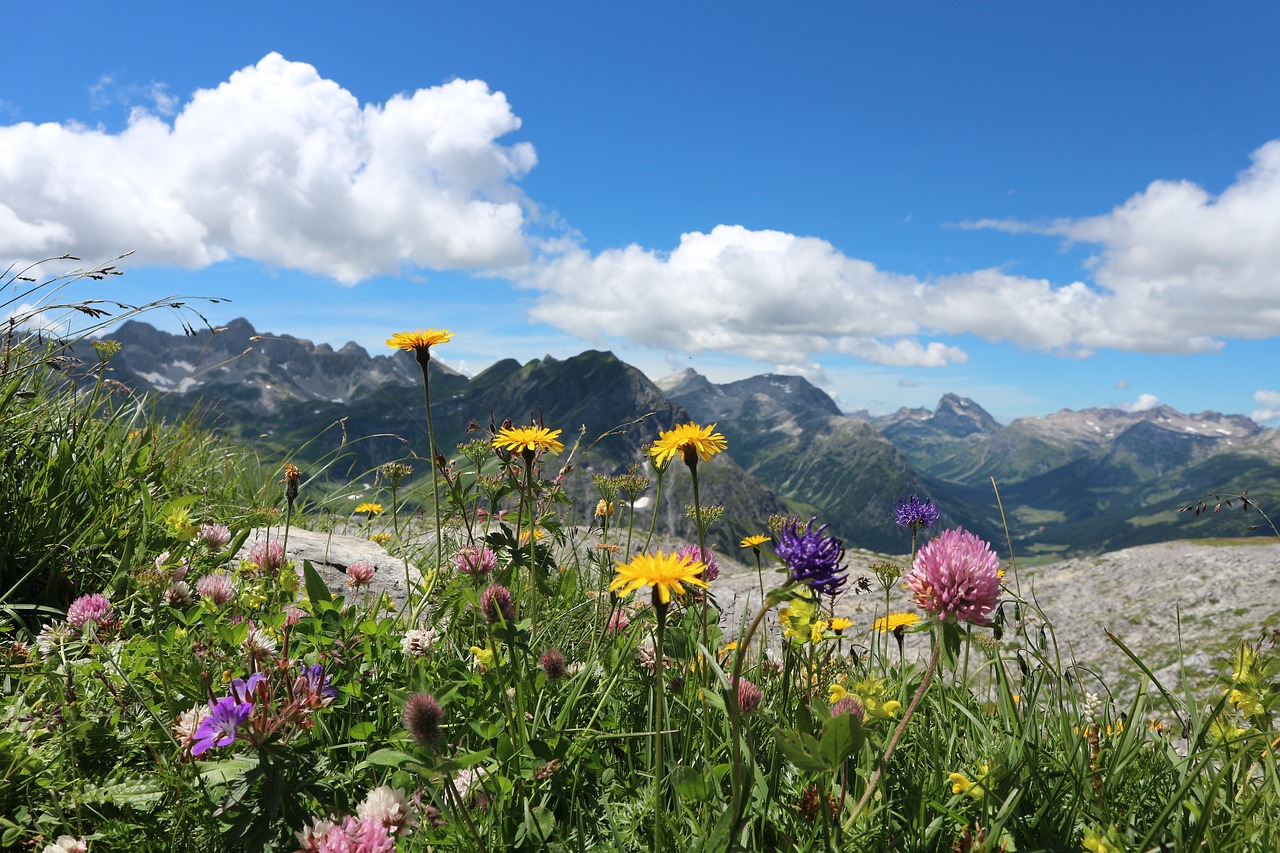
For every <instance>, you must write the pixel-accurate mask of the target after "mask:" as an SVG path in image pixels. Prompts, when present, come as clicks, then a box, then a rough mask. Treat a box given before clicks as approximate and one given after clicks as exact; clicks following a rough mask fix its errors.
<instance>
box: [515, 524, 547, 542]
mask: <svg viewBox="0 0 1280 853" xmlns="http://www.w3.org/2000/svg"><path fill="white" fill-rule="evenodd" d="M529 536H530V531H528V530H526V531H525V532H524V533H521V534H520V544H521V546H524V545H528V544H529ZM532 536H533V541H534V542H541V541H542V540H543V539H546V538H547V531H545V530H542V529H541V528H534V530H533V531H532Z"/></svg>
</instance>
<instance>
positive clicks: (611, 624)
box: [604, 610, 631, 634]
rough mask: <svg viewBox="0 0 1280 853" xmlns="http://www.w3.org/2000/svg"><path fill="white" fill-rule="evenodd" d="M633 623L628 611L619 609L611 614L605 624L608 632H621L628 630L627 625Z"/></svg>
mask: <svg viewBox="0 0 1280 853" xmlns="http://www.w3.org/2000/svg"><path fill="white" fill-rule="evenodd" d="M630 624H631V618H630V617H629V616H627V611H625V610H617V611H614V612H613V613H611V614H610V615H609V621H608V622H607V623H606V624H605V626H604V632H605V633H606V634H621V633H622V632H623V631H625V630H627V626H628V625H630Z"/></svg>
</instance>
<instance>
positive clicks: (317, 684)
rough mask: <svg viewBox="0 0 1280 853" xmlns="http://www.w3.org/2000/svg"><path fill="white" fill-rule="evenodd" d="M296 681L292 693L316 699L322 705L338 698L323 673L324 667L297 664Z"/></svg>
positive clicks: (336, 691)
mask: <svg viewBox="0 0 1280 853" xmlns="http://www.w3.org/2000/svg"><path fill="white" fill-rule="evenodd" d="M298 668H299V674H298V680H297V681H296V682H295V683H294V693H303V694H305V695H306V696H308V697H314V698H317V699H318V700H319V701H320V702H321V703H322V704H325V705H327V704H329V702H332V701H333V700H334V699H336V698H338V689H337V688H336V687H334V686H332V685H331V684H329V676H327V675H325V673H324V665H323V664H318V663H313V664H312V665H311V666H307V665H306V664H305V663H299V664H298Z"/></svg>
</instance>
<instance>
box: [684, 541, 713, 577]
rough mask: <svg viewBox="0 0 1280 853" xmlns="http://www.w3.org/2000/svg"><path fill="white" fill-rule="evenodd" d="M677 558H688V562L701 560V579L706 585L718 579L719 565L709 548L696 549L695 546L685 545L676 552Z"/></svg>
mask: <svg viewBox="0 0 1280 853" xmlns="http://www.w3.org/2000/svg"><path fill="white" fill-rule="evenodd" d="M676 556H677V557H681V558H685V557H687V558H689V559H690V560H701V561H702V565H703V567H704V568H703V569H702V579H703V580H704V581H706V582H707V583H711V582H712V581H713V580H715V579H716V578H718V577H720V563H719V562H718V561H717V560H716V555H715V552H714V551H712V550H711V549H710V548H701V549H700V548H698V546H697V545H686V546H685V547H683V548H681V549H680V550H679V551H677V552H676Z"/></svg>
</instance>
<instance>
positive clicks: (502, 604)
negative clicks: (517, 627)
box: [480, 583, 516, 625]
mask: <svg viewBox="0 0 1280 853" xmlns="http://www.w3.org/2000/svg"><path fill="white" fill-rule="evenodd" d="M480 610H481V612H483V613H484V618H485V619H487V620H488V621H489V624H491V625H492V624H497V622H498V620H502V621H504V622H506V623H507V624H508V625H510V624H512V623H514V622H515V621H516V604H515V602H514V601H512V600H511V590H509V589H507V588H506V587H505V586H503V585H502V584H497V583H495V584H493V585H492V586H490V587H489V588H488V589H486V590H485V591H484V592H483V593H481V595H480Z"/></svg>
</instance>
